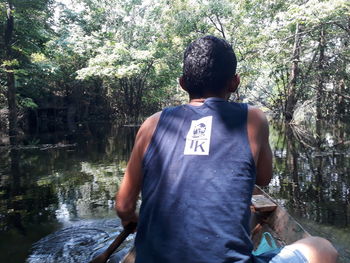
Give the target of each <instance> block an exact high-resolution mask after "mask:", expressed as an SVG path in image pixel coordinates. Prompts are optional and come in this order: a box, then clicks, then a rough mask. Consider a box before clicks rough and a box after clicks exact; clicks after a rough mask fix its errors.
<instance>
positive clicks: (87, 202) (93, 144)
mask: <svg viewBox="0 0 350 263" xmlns="http://www.w3.org/2000/svg"><path fill="white" fill-rule="evenodd" d="M135 132H136V129H135V128H125V127H119V126H118V125H111V124H103V123H99V124H89V125H88V124H85V125H81V126H80V129H79V131H78V132H77V133H75V134H64V133H62V134H50V135H48V134H43V135H40V136H32V137H27V138H24V139H23V141H22V144H23V146H25V147H16V148H6V147H1V148H0V154H1V155H0V197H1V200H0V261H1V262H5V261H6V262H24V261H25V258H26V257H27V255H28V253H29V250H30V247H31V245H32V244H33V243H34V242H36V241H38V240H39V239H40V238H41V237H43V236H46V235H47V234H49V233H52V232H53V231H55V230H57V229H60V228H62V227H69V226H71V225H72V224H73V223H75V222H76V221H81V220H84V219H91V218H96V219H97V218H108V217H113V218H115V212H114V211H113V209H112V206H113V202H114V194H115V192H116V191H117V188H118V184H119V182H120V178H121V176H122V174H123V169H124V168H123V167H125V163H126V160H127V158H128V156H129V154H130V151H131V147H132V143H133V139H134V136H135ZM47 144H53V145H56V146H57V145H58V146H57V147H46V146H45V147H43V145H47ZM65 145H74V147H64V146H65ZM38 229H40V230H38ZM19 244H21V245H20V246H19Z"/></svg>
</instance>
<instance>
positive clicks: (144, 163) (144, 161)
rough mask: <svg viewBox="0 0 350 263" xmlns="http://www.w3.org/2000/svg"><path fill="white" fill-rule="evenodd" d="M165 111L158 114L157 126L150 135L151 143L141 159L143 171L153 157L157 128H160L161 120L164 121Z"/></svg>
mask: <svg viewBox="0 0 350 263" xmlns="http://www.w3.org/2000/svg"><path fill="white" fill-rule="evenodd" d="M166 111H167V108H165V109H163V111H162V113H161V114H160V117H159V120H158V123H157V126H156V128H155V130H154V132H153V134H152V138H151V141H150V143H149V144H148V147H147V149H146V152H145V154H144V156H143V159H142V168H143V169H145V168H146V167H147V165H148V163H149V161H150V160H151V159H152V156H153V154H154V151H155V149H156V145H155V138H156V134H157V133H158V130H159V126H160V123H161V121H162V119H164V116H165V115H166Z"/></svg>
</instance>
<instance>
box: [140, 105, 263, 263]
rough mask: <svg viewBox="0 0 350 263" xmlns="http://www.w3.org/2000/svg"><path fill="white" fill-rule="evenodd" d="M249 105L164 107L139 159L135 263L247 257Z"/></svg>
mask: <svg viewBox="0 0 350 263" xmlns="http://www.w3.org/2000/svg"><path fill="white" fill-rule="evenodd" d="M247 113H248V110H247V105H246V104H239V103H230V102H226V101H224V100H222V99H219V98H209V99H206V100H205V102H204V104H202V105H201V106H192V105H189V104H186V105H182V106H178V107H171V108H166V109H164V110H163V112H162V114H161V116H160V119H159V122H158V125H157V128H156V130H155V132H154V134H153V137H152V139H151V142H150V145H149V146H148V149H147V151H146V153H145V156H144V159H143V173H144V175H143V176H144V177H143V185H142V204H141V209H140V215H139V224H138V228H137V235H136V240H135V246H136V263H197V262H198V263H204V262H208V263H219V262H225V263H228V262H251V252H252V243H251V240H250V237H249V236H250V203H251V197H252V192H253V188H254V184H255V174H256V171H255V163H254V159H253V156H252V153H251V150H250V146H249V141H248V136H247Z"/></svg>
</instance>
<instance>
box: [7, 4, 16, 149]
mask: <svg viewBox="0 0 350 263" xmlns="http://www.w3.org/2000/svg"><path fill="white" fill-rule="evenodd" d="M7 4H8V6H7V19H6V28H5V54H6V58H5V59H6V60H7V61H9V62H10V63H9V64H8V65H7V66H6V74H7V102H8V107H9V136H10V143H11V144H15V138H14V137H15V136H16V135H17V103H16V86H15V74H14V72H13V70H14V69H13V66H12V65H11V63H12V60H13V54H12V36H13V29H14V18H13V11H14V7H13V4H12V1H10V0H9V1H8V2H7Z"/></svg>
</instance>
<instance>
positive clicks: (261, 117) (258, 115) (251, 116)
mask: <svg viewBox="0 0 350 263" xmlns="http://www.w3.org/2000/svg"><path fill="white" fill-rule="evenodd" d="M248 122H249V123H250V124H252V125H258V126H260V125H263V126H266V125H268V121H267V118H266V114H265V113H264V112H263V111H262V110H261V109H259V108H258V107H255V106H251V105H249V106H248Z"/></svg>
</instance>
